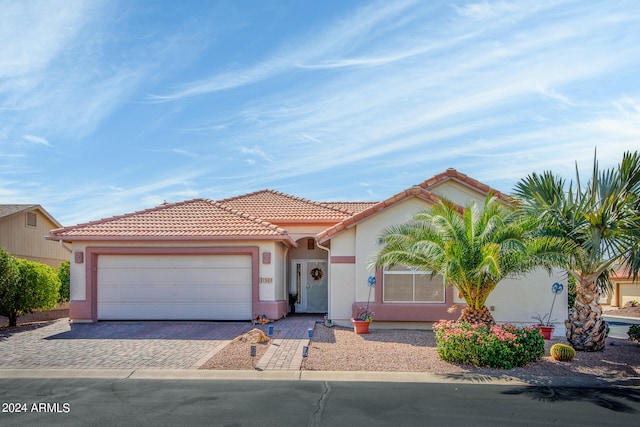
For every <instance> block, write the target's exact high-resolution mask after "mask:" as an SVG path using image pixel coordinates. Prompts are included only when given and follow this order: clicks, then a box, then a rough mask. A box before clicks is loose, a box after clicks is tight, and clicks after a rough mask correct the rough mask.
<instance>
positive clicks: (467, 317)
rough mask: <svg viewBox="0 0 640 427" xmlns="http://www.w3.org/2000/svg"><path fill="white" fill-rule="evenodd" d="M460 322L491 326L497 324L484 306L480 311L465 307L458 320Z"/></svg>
mask: <svg viewBox="0 0 640 427" xmlns="http://www.w3.org/2000/svg"><path fill="white" fill-rule="evenodd" d="M458 322H466V323H485V324H487V325H489V326H492V325H495V324H496V321H495V319H494V318H493V316H492V315H491V312H490V311H489V309H488V308H487V307H486V306H482V308H481V309H480V310H474V309H473V308H472V307H469V306H467V307H465V308H464V309H463V310H462V313H461V314H460V317H459V318H458Z"/></svg>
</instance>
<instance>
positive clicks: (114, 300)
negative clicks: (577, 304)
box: [47, 169, 566, 333]
mask: <svg viewBox="0 0 640 427" xmlns="http://www.w3.org/2000/svg"><path fill="white" fill-rule="evenodd" d="M489 191H492V192H493V193H494V194H495V195H497V196H498V197H499V198H501V199H503V200H504V201H505V203H507V202H508V197H507V196H505V195H504V194H503V193H501V192H499V191H497V190H495V189H491V188H489V187H488V186H487V185H484V184H482V183H480V182H478V181H476V180H474V179H472V178H470V177H468V176H466V175H465V174H462V173H460V172H458V171H456V170H454V169H448V170H446V171H445V172H443V173H441V174H438V175H436V176H434V177H432V178H430V179H427V180H426V181H424V182H421V183H418V184H416V185H415V186H413V187H411V188H408V189H405V190H402V191H400V192H398V193H396V194H394V195H391V196H390V197H389V198H388V199H386V200H384V201H381V202H315V201H311V200H306V199H302V198H299V197H295V196H291V195H288V194H284V193H280V192H277V191H273V190H263V191H258V192H254V193H250V194H244V195H240V196H237V197H233V198H229V199H225V200H218V201H212V200H206V199H194V200H187V201H183V202H178V203H168V204H163V205H160V206H157V207H154V208H151V209H147V210H143V211H140V212H134V213H129V214H124V215H120V216H116V217H112V218H107V219H102V220H99V221H94V222H90V223H86V224H79V225H75V226H72V227H64V228H59V229H56V230H52V231H51V232H50V233H49V236H48V237H47V238H48V239H50V240H60V241H62V242H64V243H66V244H70V245H71V247H72V250H73V253H72V255H71V303H70V318H71V319H72V320H74V321H98V320H112V319H167V320H169V319H185V320H186V319H189V320H249V319H251V318H255V316H257V315H262V314H265V315H266V316H268V317H269V318H274V319H278V318H282V317H284V316H286V315H287V314H288V313H289V311H290V306H289V297H290V295H293V296H294V297H293V300H294V301H293V302H294V306H295V311H296V312H297V313H301V312H303V313H304V312H308V313H328V316H329V318H331V319H332V320H333V321H334V322H335V323H337V324H345V325H346V324H348V323H349V318H350V317H351V316H352V315H353V313H354V311H355V310H356V309H357V307H358V306H360V305H362V304H364V303H366V301H367V298H369V286H368V280H367V279H368V277H369V276H375V277H376V278H377V285H376V287H375V288H374V289H375V291H374V292H373V293H372V294H371V303H370V306H371V308H372V309H373V311H374V312H375V322H374V323H375V325H377V326H380V327H382V326H384V325H396V324H397V323H398V322H402V325H404V326H420V325H425V324H429V322H433V321H437V320H440V319H455V318H456V317H457V315H458V314H457V313H454V314H452V313H449V312H448V311H447V309H448V308H450V307H451V306H452V305H459V304H462V303H463V301H462V300H461V299H459V298H458V295H457V293H456V292H454V291H453V289H452V288H451V287H447V286H445V285H444V284H443V283H442V280H437V279H436V280H430V279H429V276H427V275H425V274H423V273H424V272H419V271H410V270H402V269H396V270H394V271H382V270H380V271H371V269H370V268H369V266H368V265H369V259H370V257H371V255H372V254H373V253H375V251H376V249H377V248H376V238H377V236H378V234H379V233H380V231H381V230H382V229H383V228H384V227H386V226H388V225H391V224H396V223H399V222H403V221H405V220H406V219H408V218H409V217H410V216H411V215H412V214H413V213H414V212H416V211H417V210H421V209H428V208H429V207H430V206H431V205H433V203H435V202H436V201H437V200H438V198H439V197H446V198H448V199H450V200H453V201H454V202H456V203H458V204H460V205H461V206H464V205H466V204H467V203H468V202H469V201H470V200H478V201H479V202H482V201H483V200H484V198H485V196H486V194H487V193H488V192H489ZM561 279H562V278H561V277H549V275H548V274H547V273H544V272H539V273H535V274H532V275H531V276H528V277H526V278H520V279H518V280H515V279H514V280H506V281H504V283H501V284H500V285H499V286H498V288H497V289H496V291H495V292H494V294H493V295H492V296H491V297H490V299H489V301H488V305H489V306H490V307H491V309H492V310H493V314H494V317H495V318H496V320H498V321H512V322H523V323H531V322H532V320H531V316H532V315H533V314H535V312H536V311H538V312H542V311H544V310H545V309H546V308H547V307H548V306H549V305H550V301H551V298H552V294H551V293H550V292H549V291H548V290H547V288H548V285H550V284H551V283H553V282H554V281H558V280H561ZM564 298H565V302H566V294H565V296H564ZM513 301H518V304H513ZM557 306H559V307H566V304H564V305H563V304H557ZM561 310H565V312H564V313H561V312H560V311H561ZM564 315H566V308H564V309H562V308H561V309H558V312H557V313H554V317H558V318H562V317H563V316H564ZM560 329H561V328H558V329H557V333H562V331H561V330H560Z"/></svg>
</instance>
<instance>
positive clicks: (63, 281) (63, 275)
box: [58, 261, 71, 302]
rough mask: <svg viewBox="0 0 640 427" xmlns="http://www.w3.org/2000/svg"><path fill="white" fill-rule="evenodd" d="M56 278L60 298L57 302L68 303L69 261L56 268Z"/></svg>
mask: <svg viewBox="0 0 640 427" xmlns="http://www.w3.org/2000/svg"><path fill="white" fill-rule="evenodd" d="M58 278H59V279H60V298H59V299H58V302H68V301H69V299H70V294H69V290H70V284H71V271H70V263H69V261H64V262H63V263H62V264H60V267H58Z"/></svg>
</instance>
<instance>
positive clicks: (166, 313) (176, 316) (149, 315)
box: [101, 303, 251, 320]
mask: <svg viewBox="0 0 640 427" xmlns="http://www.w3.org/2000/svg"><path fill="white" fill-rule="evenodd" d="M186 311H188V312H189V318H188V320H211V319H212V315H215V316H216V318H221V319H225V320H246V319H248V318H251V310H250V309H247V307H246V304H243V303H238V304H228V303H225V304H188V305H185V304H179V303H178V304H175V303H156V304H145V305H143V306H140V305H137V304H121V303H118V304H110V303H107V304H103V305H102V314H101V320H122V319H128V320H185V315H184V313H185V312H186ZM132 313H135V315H134V316H132V315H131V314H132Z"/></svg>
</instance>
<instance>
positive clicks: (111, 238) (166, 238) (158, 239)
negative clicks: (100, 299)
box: [45, 234, 298, 248]
mask: <svg viewBox="0 0 640 427" xmlns="http://www.w3.org/2000/svg"><path fill="white" fill-rule="evenodd" d="M45 239H47V240H55V241H63V242H66V243H73V242H140V241H144V242H194V241H196V242H202V241H211V240H214V241H242V240H270V241H272V240H275V241H281V242H282V243H283V244H285V245H287V246H289V247H292V248H296V247H298V244H297V243H296V242H295V241H294V240H293V239H292V238H291V237H290V236H289V235H286V236H260V235H258V236H255V235H253V236H252V235H247V236H82V235H77V236H56V235H52V234H50V235H48V236H46V237H45Z"/></svg>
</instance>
